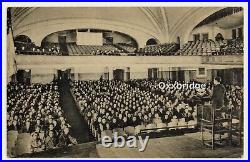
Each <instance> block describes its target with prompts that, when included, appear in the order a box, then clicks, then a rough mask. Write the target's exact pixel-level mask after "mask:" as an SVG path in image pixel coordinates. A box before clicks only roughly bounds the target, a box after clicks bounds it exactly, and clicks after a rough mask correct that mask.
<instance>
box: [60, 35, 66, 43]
mask: <svg viewBox="0 0 250 162" xmlns="http://www.w3.org/2000/svg"><path fill="white" fill-rule="evenodd" d="M58 43H59V44H66V36H61V35H60V36H58Z"/></svg>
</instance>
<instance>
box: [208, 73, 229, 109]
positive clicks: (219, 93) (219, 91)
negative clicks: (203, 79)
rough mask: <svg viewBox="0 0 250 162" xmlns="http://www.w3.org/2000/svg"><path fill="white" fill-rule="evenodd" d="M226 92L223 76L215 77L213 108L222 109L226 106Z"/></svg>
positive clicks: (212, 98)
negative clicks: (222, 81)
mask: <svg viewBox="0 0 250 162" xmlns="http://www.w3.org/2000/svg"><path fill="white" fill-rule="evenodd" d="M225 93H226V88H225V87H224V85H223V84H221V78H220V77H215V78H214V87H213V91H212V97H211V101H212V108H213V109H220V108H221V107H223V106H224V96H225Z"/></svg>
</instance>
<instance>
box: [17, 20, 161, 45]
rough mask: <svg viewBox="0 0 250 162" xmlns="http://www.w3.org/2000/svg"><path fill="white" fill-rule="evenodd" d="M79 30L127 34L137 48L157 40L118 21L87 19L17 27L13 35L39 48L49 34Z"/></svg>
mask: <svg viewBox="0 0 250 162" xmlns="http://www.w3.org/2000/svg"><path fill="white" fill-rule="evenodd" d="M41 26H42V27H41ZM81 28H96V29H103V30H113V31H118V32H121V33H124V34H127V35H129V36H131V37H132V38H134V39H135V40H136V42H137V43H138V48H142V47H144V46H145V44H146V41H147V40H148V39H149V38H151V37H155V38H158V34H156V33H154V32H152V31H149V30H146V29H144V28H142V27H139V26H136V25H131V24H127V23H123V22H120V21H119V22H118V21H109V20H101V19H87V18H72V19H55V20H49V21H43V22H38V23H34V24H29V25H26V26H22V27H19V28H18V29H17V30H16V31H15V33H14V34H25V35H28V36H29V37H30V38H31V39H32V41H33V42H34V43H35V44H36V45H38V46H40V45H41V42H42V40H43V38H44V37H45V36H47V35H49V34H52V33H55V32H57V31H63V30H71V29H81ZM37 29H39V31H37ZM160 41H161V40H160Z"/></svg>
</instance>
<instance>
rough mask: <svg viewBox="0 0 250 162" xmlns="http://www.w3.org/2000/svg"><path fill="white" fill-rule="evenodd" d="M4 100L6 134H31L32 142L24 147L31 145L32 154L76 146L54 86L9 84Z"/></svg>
mask: <svg viewBox="0 0 250 162" xmlns="http://www.w3.org/2000/svg"><path fill="white" fill-rule="evenodd" d="M7 99H8V100H7V131H8V133H10V132H17V134H19V135H22V134H25V133H26V134H30V136H29V137H30V138H31V139H32V140H31V143H30V144H29V143H27V144H25V146H28V145H30V148H31V150H30V151H31V152H39V151H44V150H50V149H54V148H57V147H66V146H69V145H72V144H76V143H77V141H76V140H75V139H74V138H73V137H71V135H70V134H69V130H70V125H69V124H68V123H67V121H66V119H65V117H64V113H63V110H62V108H61V106H60V103H59V92H58V86H57V84H56V83H52V84H31V85H26V84H20V83H9V84H8V87H7Z"/></svg>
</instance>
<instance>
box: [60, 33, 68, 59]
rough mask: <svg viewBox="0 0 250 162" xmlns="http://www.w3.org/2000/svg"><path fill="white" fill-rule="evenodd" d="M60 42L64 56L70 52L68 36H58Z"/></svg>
mask: <svg viewBox="0 0 250 162" xmlns="http://www.w3.org/2000/svg"><path fill="white" fill-rule="evenodd" d="M58 43H59V47H60V51H61V52H62V54H63V55H64V56H66V55H68V54H69V52H68V48H67V42H66V36H64V35H59V36H58Z"/></svg>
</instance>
